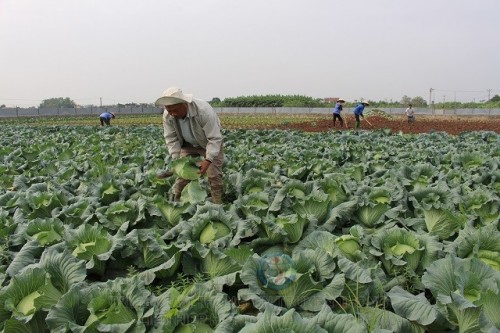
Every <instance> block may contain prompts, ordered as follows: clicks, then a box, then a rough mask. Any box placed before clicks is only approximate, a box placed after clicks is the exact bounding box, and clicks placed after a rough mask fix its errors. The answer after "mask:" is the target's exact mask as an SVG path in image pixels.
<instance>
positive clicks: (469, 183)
mask: <svg viewBox="0 0 500 333" xmlns="http://www.w3.org/2000/svg"><path fill="white" fill-rule="evenodd" d="M224 135H225V153H226V162H225V165H224V182H225V189H224V197H223V201H224V203H223V204H222V205H216V204H212V203H211V202H210V197H209V191H208V188H209V187H208V182H207V179H206V178H201V179H194V180H193V181H192V182H191V183H190V184H189V186H188V187H186V189H185V190H184V191H183V193H182V197H181V201H180V202H174V201H171V198H172V190H171V189H172V185H173V183H174V181H175V178H176V176H177V175H179V174H185V175H188V174H189V165H190V164H191V163H193V161H190V160H186V161H183V162H185V164H186V165H187V167H185V166H183V165H182V163H180V162H176V163H171V162H172V161H171V160H170V157H169V156H168V154H167V152H166V147H165V143H164V142H163V136H162V128H161V127H160V126H153V125H150V126H130V127H121V126H110V127H106V128H100V127H97V126H66V125H57V126H43V127H36V126H34V127H33V126H23V125H16V124H4V125H2V131H1V132H0V142H1V145H0V236H1V238H0V281H1V288H0V330H1V331H2V332H4V333H8V332H27V333H28V332H30V333H38V332H58V333H63V332H78V333H94V332H120V333H121V332H130V333H132V332H134V333H135V332H170V333H186V332H220V333H222V332H227V333H231V332H242V333H254V332H255V333H262V332H298V333H313V332H315V333H316V332H317V333H324V332H335V333H358V332H359V333H362V332H377V333H386V332H405V333H406V332H422V333H423V332H436V333H437V332H467V333H473V332H488V333H493V332H500V310H499V309H500V214H499V210H500V167H499V166H500V134H498V133H495V132H487V131H478V132H467V133H462V134H460V135H457V136H452V135H449V134H446V133H444V132H439V131H436V132H432V133H427V134H420V135H415V134H403V133H399V134H393V133H391V132H390V131H389V130H375V131H372V132H368V131H347V130H345V131H329V132H324V133H306V132H301V131H291V130H272V129H270V130H264V129H261V130H248V129H247V130H243V129H240V130H238V129H233V130H226V131H225V132H224ZM191 165H192V164H191ZM166 169H173V170H174V172H175V174H174V175H173V176H172V177H168V178H164V179H160V178H158V177H157V174H158V173H159V172H160V171H162V170H166ZM186 177H187V176H186ZM193 178H196V177H193Z"/></svg>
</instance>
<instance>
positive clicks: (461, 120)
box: [276, 115, 500, 135]
mask: <svg viewBox="0 0 500 333" xmlns="http://www.w3.org/2000/svg"><path fill="white" fill-rule="evenodd" d="M343 118H344V120H345V121H347V128H346V127H345V125H344V127H343V128H341V127H340V124H339V122H338V121H337V123H336V127H335V128H334V127H333V120H332V117H331V116H330V115H328V116H326V115H318V118H317V120H314V121H307V122H300V123H290V124H281V125H277V126H276V128H279V129H292V130H301V131H304V132H326V131H331V130H338V131H345V130H353V129H354V125H355V120H354V116H344V117H343ZM366 119H367V120H368V121H369V122H370V123H368V122H367V121H366V120H365V121H363V120H362V121H361V129H362V130H369V131H373V130H377V129H384V128H390V129H391V131H392V133H398V132H399V131H402V132H403V133H431V132H447V133H449V134H452V135H458V134H460V133H463V132H471V131H493V132H496V133H500V117H497V116H490V117H488V116H463V117H457V116H421V117H418V116H417V118H416V120H415V122H413V123H408V121H407V118H406V117H404V116H393V117H392V118H391V119H387V118H384V117H381V116H370V117H367V118H366Z"/></svg>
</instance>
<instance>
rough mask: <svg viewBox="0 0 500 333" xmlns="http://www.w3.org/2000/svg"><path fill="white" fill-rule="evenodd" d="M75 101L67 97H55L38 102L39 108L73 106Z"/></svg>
mask: <svg viewBox="0 0 500 333" xmlns="http://www.w3.org/2000/svg"><path fill="white" fill-rule="evenodd" d="M75 106H76V103H75V102H74V101H72V100H71V99H69V97H66V98H63V97H57V98H49V99H44V100H43V101H42V103H40V106H39V107H40V108H74V107H75Z"/></svg>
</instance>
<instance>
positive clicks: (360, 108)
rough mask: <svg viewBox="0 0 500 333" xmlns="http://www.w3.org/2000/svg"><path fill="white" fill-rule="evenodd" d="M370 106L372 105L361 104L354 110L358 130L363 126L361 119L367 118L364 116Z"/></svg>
mask: <svg viewBox="0 0 500 333" xmlns="http://www.w3.org/2000/svg"><path fill="white" fill-rule="evenodd" d="M368 105H370V104H369V103H368V102H361V103H359V104H358V105H356V107H355V108H354V110H353V112H354V117H355V118H356V128H359V126H360V125H361V119H360V118H359V117H361V118H363V119H365V117H364V116H363V110H364V109H365V107H366V106H368Z"/></svg>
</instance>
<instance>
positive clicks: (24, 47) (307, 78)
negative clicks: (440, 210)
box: [0, 0, 500, 107]
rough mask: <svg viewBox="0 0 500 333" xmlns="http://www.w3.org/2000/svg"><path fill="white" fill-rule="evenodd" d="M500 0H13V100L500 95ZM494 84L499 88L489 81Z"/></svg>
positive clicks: (5, 2) (6, 23) (1, 20)
mask: <svg viewBox="0 0 500 333" xmlns="http://www.w3.org/2000/svg"><path fill="white" fill-rule="evenodd" d="M499 15H500V0H419V1H410V0H251V1H249V0H182V1H179V0H178V1H171V0H0V105H1V104H6V105H7V106H21V107H26V106H38V105H39V104H40V102H41V101H42V100H44V99H48V98H54V97H69V98H71V99H72V100H74V101H75V102H76V103H77V104H80V105H88V104H94V105H99V103H100V98H102V102H103V104H104V105H108V104H115V103H129V102H136V103H152V102H154V101H155V100H156V98H158V97H159V96H160V95H161V93H162V92H163V90H165V89H166V88H167V87H169V86H178V87H180V88H182V89H183V90H184V92H186V93H193V94H194V95H195V97H198V98H201V99H205V100H211V99H212V98H213V97H219V98H220V99H224V98H227V97H237V96H249V95H266V94H284V95H292V94H297V95H306V96H311V97H314V98H323V97H342V98H344V99H346V100H348V101H353V100H359V99H360V98H364V99H370V100H377V101H378V100H391V99H392V100H400V99H401V97H402V96H403V95H407V96H410V97H415V96H421V97H423V98H424V99H426V100H428V99H429V90H430V88H434V89H438V90H435V91H434V93H433V99H434V100H435V101H436V102H441V101H443V99H445V100H446V101H450V100H453V99H455V96H456V99H457V100H464V101H469V100H474V99H475V100H476V101H479V100H481V99H487V97H488V94H491V97H492V96H493V95H495V94H500V37H499V36H500V35H499V32H500V19H498V17H499ZM488 89H491V91H488Z"/></svg>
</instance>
